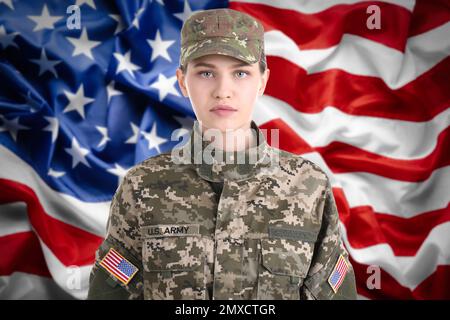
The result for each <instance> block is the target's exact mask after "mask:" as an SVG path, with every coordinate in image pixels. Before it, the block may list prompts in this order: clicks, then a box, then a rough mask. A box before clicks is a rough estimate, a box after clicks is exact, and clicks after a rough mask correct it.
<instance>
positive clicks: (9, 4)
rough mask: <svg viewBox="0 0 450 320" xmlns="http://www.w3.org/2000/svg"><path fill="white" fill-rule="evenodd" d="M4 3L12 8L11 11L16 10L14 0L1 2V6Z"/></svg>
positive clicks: (0, 0) (2, 0)
mask: <svg viewBox="0 0 450 320" xmlns="http://www.w3.org/2000/svg"><path fill="white" fill-rule="evenodd" d="M1 3H4V4H5V5H6V6H8V7H10V8H11V10H14V7H13V4H12V0H0V4H1Z"/></svg>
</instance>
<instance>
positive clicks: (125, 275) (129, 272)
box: [100, 248, 139, 284]
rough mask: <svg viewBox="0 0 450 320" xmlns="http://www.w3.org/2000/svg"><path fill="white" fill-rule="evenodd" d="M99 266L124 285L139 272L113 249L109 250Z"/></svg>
mask: <svg viewBox="0 0 450 320" xmlns="http://www.w3.org/2000/svg"><path fill="white" fill-rule="evenodd" d="M100 265H101V266H102V267H103V268H105V269H106V271H108V272H109V273H110V274H111V275H112V276H114V277H115V278H117V279H119V280H120V281H121V282H122V283H124V284H128V282H130V280H131V279H132V278H133V277H134V275H135V274H136V272H138V270H139V269H138V268H136V266H135V265H133V264H132V263H131V262H129V261H128V260H127V259H125V258H124V257H123V256H122V255H121V254H120V253H119V252H117V251H116V250H114V249H113V248H111V249H109V251H108V253H107V254H106V256H105V257H104V258H103V259H102V261H100Z"/></svg>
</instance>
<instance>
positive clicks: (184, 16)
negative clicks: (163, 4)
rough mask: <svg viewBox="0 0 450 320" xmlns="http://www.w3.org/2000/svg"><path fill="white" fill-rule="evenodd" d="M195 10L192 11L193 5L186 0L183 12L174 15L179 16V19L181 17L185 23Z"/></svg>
mask: <svg viewBox="0 0 450 320" xmlns="http://www.w3.org/2000/svg"><path fill="white" fill-rule="evenodd" d="M193 12H194V11H192V10H191V7H190V6H189V1H187V0H184V9H183V12H181V13H174V14H173V15H174V16H175V17H177V18H178V19H180V20H181V21H183V23H184V21H186V20H187V18H189V17H190V16H191V14H192V13H193Z"/></svg>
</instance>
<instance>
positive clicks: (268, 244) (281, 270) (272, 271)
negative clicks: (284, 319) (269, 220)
mask: <svg viewBox="0 0 450 320" xmlns="http://www.w3.org/2000/svg"><path fill="white" fill-rule="evenodd" d="M315 238H316V237H315V236H314V235H310V234H306V235H302V239H301V240H294V239H287V238H286V239H283V238H264V239H261V240H260V246H259V249H260V260H259V269H258V290H257V299H267V300H299V299H300V286H301V285H302V283H303V279H304V278H305V276H306V274H307V273H308V270H309V266H310V265H311V261H312V257H313V252H314V243H315Z"/></svg>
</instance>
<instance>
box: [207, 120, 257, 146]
mask: <svg viewBox="0 0 450 320" xmlns="http://www.w3.org/2000/svg"><path fill="white" fill-rule="evenodd" d="M201 130H202V135H203V138H204V139H206V140H208V141H211V143H210V144H211V145H212V146H214V147H215V148H218V149H221V150H223V151H226V152H234V151H242V150H246V149H249V148H253V147H255V146H256V145H257V139H256V132H254V130H253V129H252V128H251V127H250V125H247V126H246V127H245V128H244V127H241V128H237V129H233V130H230V129H228V130H226V131H220V130H218V129H212V130H210V129H209V128H206V127H203V128H201Z"/></svg>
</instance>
